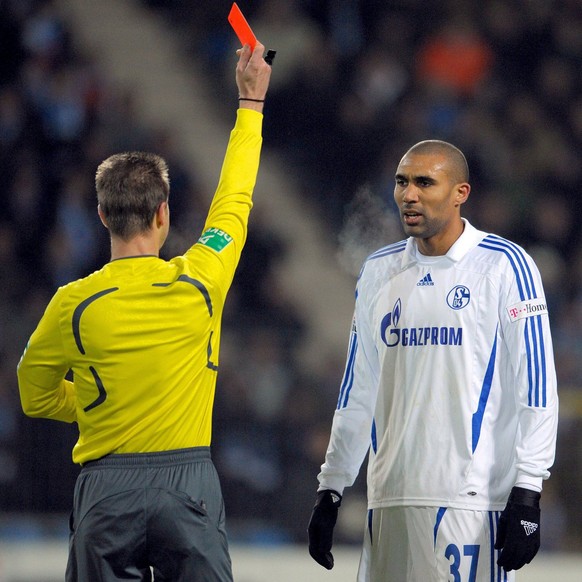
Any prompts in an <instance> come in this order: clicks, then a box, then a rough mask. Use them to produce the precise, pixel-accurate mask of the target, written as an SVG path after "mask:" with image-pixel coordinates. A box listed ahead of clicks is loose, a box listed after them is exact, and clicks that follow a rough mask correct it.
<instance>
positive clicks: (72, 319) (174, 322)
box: [18, 109, 263, 464]
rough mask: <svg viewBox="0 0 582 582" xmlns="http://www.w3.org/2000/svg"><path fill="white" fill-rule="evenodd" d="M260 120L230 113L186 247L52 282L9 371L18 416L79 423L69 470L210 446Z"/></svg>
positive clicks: (243, 112) (252, 115) (248, 112)
mask: <svg viewBox="0 0 582 582" xmlns="http://www.w3.org/2000/svg"><path fill="white" fill-rule="evenodd" d="M262 119H263V116H262V114H260V113H257V112H255V111H251V110H247V109H239V110H238V112H237V120H236V124H235V126H234V128H233V130H232V132H231V135H230V140H229V143H228V148H227V151H226V156H225V159H224V163H223V167H222V171H221V175H220V181H219V184H218V188H217V190H216V193H215V195H214V198H213V200H212V204H211V206H210V210H209V214H208V217H207V220H206V223H205V227H204V231H203V233H202V236H201V237H200V238H199V239H198V241H197V242H196V244H194V246H192V247H191V248H190V249H189V250H188V251H187V252H186V253H185V254H184V255H183V256H179V257H176V258H174V259H172V260H170V261H164V260H162V259H160V258H158V257H156V256H139V257H129V258H123V259H118V260H115V261H111V262H110V263H108V264H107V265H105V266H104V267H103V268H102V269H101V270H99V271H97V272H95V273H93V274H91V275H89V276H88V277H85V278H83V279H80V280H78V281H74V282H72V283H69V284H67V285H65V286H63V287H60V288H59V289H58V290H57V292H56V293H55V295H54V296H53V298H52V300H51V301H50V303H49V305H48V307H47V309H46V311H45V313H44V315H43V317H42V319H41V321H40V322H39V324H38V327H37V328H36V330H35V331H34V333H33V334H32V336H31V337H30V340H29V342H28V345H27V347H26V349H25V351H24V354H23V356H22V358H21V360H20V363H19V365H18V382H19V389H20V397H21V402H22V407H23V410H24V412H25V413H26V414H27V415H29V416H34V417H42V418H52V419H55V420H61V421H65V422H75V421H76V422H77V423H78V427H79V440H78V442H77V444H76V445H75V447H74V449H73V460H74V461H75V462H76V463H81V464H82V463H85V462H87V461H89V460H92V459H97V458H100V457H102V456H104V455H106V454H109V453H139V452H155V451H165V450H174V449H181V448H187V447H196V446H208V445H209V444H210V440H211V428H212V408H213V402H214V392H215V386H216V376H217V369H218V362H219V359H218V357H219V345H220V326H221V319H222V313H223V307H224V302H225V298H226V294H227V291H228V289H229V287H230V285H231V283H232V279H233V277H234V273H235V269H236V266H237V264H238V261H239V259H240V255H241V251H242V247H243V245H244V242H245V239H246V234H247V223H248V216H249V212H250V209H251V207H252V193H253V189H254V186H255V182H256V177H257V172H258V167H259V158H260V150H261V144H262V137H261V129H262ZM69 370H72V372H73V381H72V382H70V381H68V380H66V379H65V376H66V375H67V374H68V372H69Z"/></svg>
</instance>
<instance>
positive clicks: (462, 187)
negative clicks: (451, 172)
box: [455, 182, 471, 206]
mask: <svg viewBox="0 0 582 582" xmlns="http://www.w3.org/2000/svg"><path fill="white" fill-rule="evenodd" d="M470 193H471V185H470V184H468V183H467V182H463V183H461V184H457V185H456V186H455V206H461V204H464V203H465V202H467V199H468V198H469V194H470Z"/></svg>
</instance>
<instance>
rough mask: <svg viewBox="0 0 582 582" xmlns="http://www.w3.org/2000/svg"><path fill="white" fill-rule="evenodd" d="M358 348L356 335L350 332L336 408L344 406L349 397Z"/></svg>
mask: <svg viewBox="0 0 582 582" xmlns="http://www.w3.org/2000/svg"><path fill="white" fill-rule="evenodd" d="M357 350H358V335H357V333H356V332H352V333H351V336H350V345H349V349H348V361H347V362H346V369H345V371H344V377H343V379H342V383H341V387H340V394H339V398H338V402H337V408H338V409H340V408H345V407H346V406H347V404H348V400H349V397H350V390H351V389H352V386H353V384H354V363H355V361H356V352H357Z"/></svg>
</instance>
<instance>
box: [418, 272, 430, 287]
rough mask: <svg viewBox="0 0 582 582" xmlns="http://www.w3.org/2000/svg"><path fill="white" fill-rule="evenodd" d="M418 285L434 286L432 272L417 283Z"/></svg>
mask: <svg viewBox="0 0 582 582" xmlns="http://www.w3.org/2000/svg"><path fill="white" fill-rule="evenodd" d="M416 286H417V287H432V286H434V281H433V280H432V277H431V276H430V273H427V274H426V275H425V276H424V277H423V278H422V279H421V280H420V281H419V282H418V283H417V284H416Z"/></svg>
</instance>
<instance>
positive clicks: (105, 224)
mask: <svg viewBox="0 0 582 582" xmlns="http://www.w3.org/2000/svg"><path fill="white" fill-rule="evenodd" d="M97 214H98V215H99V218H100V220H101V222H102V223H103V226H104V227H105V228H106V229H107V230H109V226H107V220H106V218H105V214H103V210H101V204H97Z"/></svg>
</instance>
